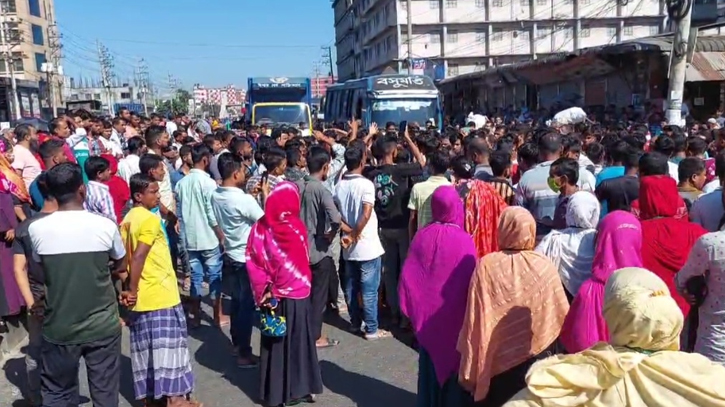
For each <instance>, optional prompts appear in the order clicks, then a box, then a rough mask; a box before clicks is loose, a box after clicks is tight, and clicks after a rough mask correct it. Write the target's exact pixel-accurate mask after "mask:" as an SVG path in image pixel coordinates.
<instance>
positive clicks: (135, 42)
mask: <svg viewBox="0 0 725 407" xmlns="http://www.w3.org/2000/svg"><path fill="white" fill-rule="evenodd" d="M104 41H106V42H125V43H129V44H147V45H168V46H179V47H209V48H212V47H216V48H263V49H269V48H285V49H289V48H317V47H318V46H317V45H281V44H264V45H262V44H213V43H184V42H164V41H144V40H128V39H108V38H107V39H105V40H104Z"/></svg>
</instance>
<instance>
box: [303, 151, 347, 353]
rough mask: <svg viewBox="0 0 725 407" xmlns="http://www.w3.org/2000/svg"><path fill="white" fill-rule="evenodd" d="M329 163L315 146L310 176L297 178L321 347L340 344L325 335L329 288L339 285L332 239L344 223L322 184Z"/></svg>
mask: <svg viewBox="0 0 725 407" xmlns="http://www.w3.org/2000/svg"><path fill="white" fill-rule="evenodd" d="M330 162H331V157H330V153H328V152H327V151H326V150H325V149H324V148H322V147H317V146H315V147H312V148H311V149H310V151H309V152H308V154H307V169H308V170H309V172H310V175H306V176H305V177H304V178H302V179H301V180H299V181H297V185H298V186H299V188H300V197H301V199H302V210H301V213H300V218H301V219H302V221H303V222H304V223H305V226H306V227H307V238H308V242H309V245H310V268H311V269H312V295H311V298H312V334H313V335H314V337H315V340H316V341H317V342H316V345H317V347H318V348H327V347H330V346H335V345H337V344H338V343H339V341H336V340H334V339H330V338H327V337H323V336H322V316H323V314H324V312H325V307H326V306H327V301H328V299H329V298H330V295H329V293H330V287H334V288H337V287H338V286H339V282H338V276H337V270H336V268H335V262H334V261H333V260H332V241H333V238H334V237H335V236H336V235H337V234H338V232H339V230H340V227H341V224H342V216H341V215H340V211H338V209H337V207H336V206H335V202H334V200H333V199H332V193H331V192H330V191H329V190H328V189H327V188H326V187H325V185H324V184H323V182H324V181H325V179H326V178H327V174H328V171H329V167H330ZM335 297H336V296H335Z"/></svg>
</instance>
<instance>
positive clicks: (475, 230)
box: [465, 180, 508, 258]
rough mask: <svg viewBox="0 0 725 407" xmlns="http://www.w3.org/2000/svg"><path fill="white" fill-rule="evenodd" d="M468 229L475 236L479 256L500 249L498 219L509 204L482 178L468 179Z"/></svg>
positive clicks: (466, 204) (466, 201) (466, 205)
mask: <svg viewBox="0 0 725 407" xmlns="http://www.w3.org/2000/svg"><path fill="white" fill-rule="evenodd" d="M468 188H469V192H468V194H467V195H466V200H465V209H466V231H467V232H468V233H470V234H471V236H473V242H474V244H475V245H476V253H477V255H478V257H479V258H481V257H483V256H485V255H487V254H489V253H493V252H495V251H496V250H498V239H497V235H498V230H497V226H498V221H499V218H500V217H501V212H503V210H504V209H506V207H507V206H508V205H506V202H505V201H504V200H503V198H501V196H500V195H499V194H498V192H496V188H494V187H493V186H491V184H489V183H487V182H483V181H480V180H469V181H468Z"/></svg>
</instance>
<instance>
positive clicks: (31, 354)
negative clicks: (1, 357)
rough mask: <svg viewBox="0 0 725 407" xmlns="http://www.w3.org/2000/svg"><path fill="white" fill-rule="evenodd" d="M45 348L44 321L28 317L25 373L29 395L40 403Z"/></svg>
mask: <svg viewBox="0 0 725 407" xmlns="http://www.w3.org/2000/svg"><path fill="white" fill-rule="evenodd" d="M42 347H43V320H42V319H41V318H39V317H36V316H34V315H28V349H27V352H26V354H25V372H26V373H27V375H28V395H29V396H30V397H31V398H32V400H33V401H40V358H41V350H42Z"/></svg>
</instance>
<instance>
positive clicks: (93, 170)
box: [83, 156, 111, 181]
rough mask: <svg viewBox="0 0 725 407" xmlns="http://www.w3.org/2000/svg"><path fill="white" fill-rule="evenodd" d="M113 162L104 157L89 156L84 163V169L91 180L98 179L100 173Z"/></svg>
mask: <svg viewBox="0 0 725 407" xmlns="http://www.w3.org/2000/svg"><path fill="white" fill-rule="evenodd" d="M110 166H111V163H109V162H108V160H106V159H105V158H103V157H97V156H91V157H88V159H87V160H86V162H85V163H84V164H83V169H84V170H85V171H86V176H87V177H88V179H89V180H90V181H95V180H97V179H98V174H100V173H102V172H103V171H106V170H107V169H108V167H110Z"/></svg>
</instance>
